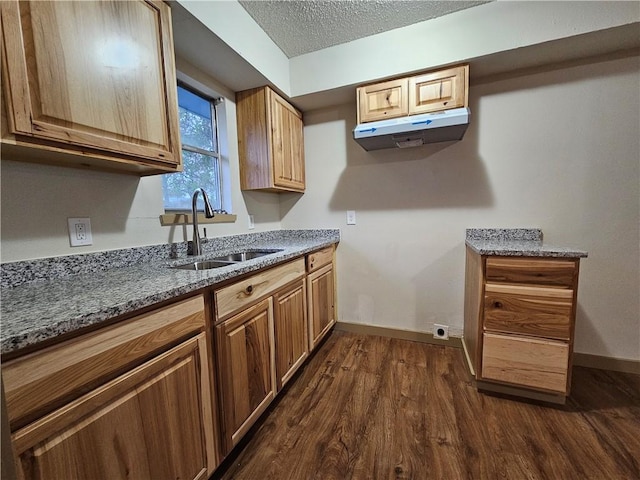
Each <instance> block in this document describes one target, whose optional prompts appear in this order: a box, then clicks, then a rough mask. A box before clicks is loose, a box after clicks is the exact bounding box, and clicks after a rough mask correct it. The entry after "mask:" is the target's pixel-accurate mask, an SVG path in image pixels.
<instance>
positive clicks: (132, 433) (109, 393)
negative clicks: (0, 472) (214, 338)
mask: <svg viewBox="0 0 640 480" xmlns="http://www.w3.org/2000/svg"><path fill="white" fill-rule="evenodd" d="M204 327H205V307H204V300H203V296H202V295H198V296H196V297H193V298H190V299H187V300H184V301H180V302H177V303H176V304H173V305H169V306H167V307H164V308H161V309H158V310H155V311H152V312H150V313H148V314H145V315H141V316H139V317H135V318H133V319H131V320H129V321H125V322H123V323H121V324H116V325H114V326H113V327H106V328H105V329H102V330H99V331H97V332H94V333H90V334H86V335H83V336H81V337H78V338H77V339H72V340H70V341H68V342H65V343H62V344H60V345H56V346H53V347H50V348H49V349H46V350H44V351H42V352H36V353H34V354H32V355H27V356H25V357H21V358H17V359H16V360H15V361H10V362H7V363H6V364H3V385H4V388H5V392H6V402H7V413H8V416H9V422H10V424H11V430H12V433H11V440H12V446H13V449H14V453H15V455H16V459H17V460H16V467H17V470H18V477H19V478H22V479H61V478H64V479H88V478H91V479H95V480H100V479H104V480H113V479H127V478H138V479H153V480H156V479H167V480H169V479H175V478H182V479H206V478H207V477H208V476H209V475H210V474H211V473H212V472H213V470H214V469H215V468H216V467H217V465H218V463H217V461H218V454H217V447H216V440H215V438H216V432H215V420H214V416H213V404H212V399H213V392H212V390H211V389H212V383H211V379H210V375H209V371H210V367H209V355H210V354H209V351H210V347H209V345H208V344H209V342H208V340H207V335H206V333H204V332H203V330H204ZM185 336H186V337H187V339H186V340H182V342H181V343H178V344H177V345H175V341H176V340H178V339H180V338H184V337H185ZM189 337H190V338H189ZM172 344H173V345H175V346H173V347H172ZM157 351H160V353H156V352H157ZM145 360H146V361H145ZM140 362H142V363H140ZM131 364H134V365H135V364H138V366H135V367H134V368H131V367H129V365H131Z"/></svg>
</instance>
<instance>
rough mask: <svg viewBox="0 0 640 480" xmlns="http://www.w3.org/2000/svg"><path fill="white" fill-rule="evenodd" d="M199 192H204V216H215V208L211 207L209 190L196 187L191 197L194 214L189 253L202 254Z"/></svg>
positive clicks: (192, 212)
mask: <svg viewBox="0 0 640 480" xmlns="http://www.w3.org/2000/svg"><path fill="white" fill-rule="evenodd" d="M198 193H202V199H203V200H204V216H205V217H207V218H213V217H214V212H213V208H211V204H210V203H209V197H208V196H207V192H205V191H204V189H202V188H196V190H195V192H193V198H192V199H191V214H192V216H193V241H192V242H190V244H189V247H191V248H189V247H187V255H201V254H202V247H201V245H200V232H198V208H197V206H196V203H197V201H198Z"/></svg>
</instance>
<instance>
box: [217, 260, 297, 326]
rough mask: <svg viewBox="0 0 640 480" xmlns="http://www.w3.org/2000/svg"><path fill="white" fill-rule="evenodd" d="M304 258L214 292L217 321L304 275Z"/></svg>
mask: <svg viewBox="0 0 640 480" xmlns="http://www.w3.org/2000/svg"><path fill="white" fill-rule="evenodd" d="M304 268H305V267H304V258H299V259H298V260H294V261H292V262H289V263H286V264H284V265H281V266H279V267H275V268H270V269H269V270H265V271H264V272H260V273H257V274H256V275H252V276H251V277H249V278H247V279H245V280H242V281H239V282H236V283H234V284H232V285H229V286H228V287H224V288H221V289H219V290H216V292H215V304H216V312H217V315H216V317H217V320H223V319H224V318H226V317H228V316H229V315H231V314H233V313H235V312H238V311H240V310H242V309H243V308H245V307H248V306H249V305H251V304H252V303H254V302H256V301H258V300H260V299H261V298H264V297H265V296H267V295H271V294H272V293H274V292H275V291H276V290H277V289H279V288H280V287H283V286H284V285H286V284H287V283H290V282H292V281H294V280H296V279H298V278H300V277H302V276H303V275H304V272H305V269H304Z"/></svg>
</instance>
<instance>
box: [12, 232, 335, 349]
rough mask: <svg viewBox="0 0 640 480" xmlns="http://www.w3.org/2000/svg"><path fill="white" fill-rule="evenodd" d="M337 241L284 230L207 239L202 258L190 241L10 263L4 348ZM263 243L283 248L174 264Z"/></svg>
mask: <svg viewBox="0 0 640 480" xmlns="http://www.w3.org/2000/svg"><path fill="white" fill-rule="evenodd" d="M339 241H340V231H339V230H282V231H272V232H261V233H255V234H248V235H234V236H229V237H219V238H214V239H206V242H205V243H203V250H204V252H205V253H204V254H203V255H201V256H199V257H187V256H186V255H185V249H186V243H185V244H173V245H158V246H151V247H139V248H133V249H126V250H115V251H112V252H100V253H95V254H86V255H71V256H67V257H55V258H49V259H42V260H31V261H24V262H14V263H5V264H2V265H1V266H0V267H1V268H2V289H1V290H0V294H1V296H2V297H1V305H0V322H1V325H0V326H1V330H0V341H1V350H0V351H1V353H2V354H6V353H9V352H13V351H15V350H18V349H21V348H24V347H27V346H32V345H35V344H37V343H39V342H42V341H44V340H49V339H51V338H54V337H56V336H59V335H62V334H65V333H69V332H73V331H75V330H78V329H81V328H84V327H88V326H91V325H95V324H97V323H100V322H103V321H105V320H109V319H111V318H114V317H117V316H119V315H124V314H129V313H132V312H135V311H136V310H139V309H141V308H145V307H148V306H151V305H154V304H156V303H159V302H162V301H164V300H169V299H171V298H174V297H177V296H180V295H184V294H188V293H190V292H193V291H196V290H198V289H201V288H204V287H208V286H211V285H215V284H216V283H219V282H222V281H224V280H229V279H231V278H234V277H237V276H239V275H242V274H244V273H249V272H253V271H256V270H259V269H261V268H264V267H268V266H270V265H274V264H276V263H279V262H282V261H283V260H287V259H291V258H295V257H298V256H301V255H304V254H305V253H308V252H311V251H313V250H317V249H319V248H323V247H326V246H329V245H332V244H334V243H337V242H339ZM257 249H281V250H282V251H280V252H278V253H273V254H270V255H266V256H264V257H259V258H256V259H254V260H248V261H245V262H242V263H237V264H234V265H230V266H226V267H222V268H215V269H211V270H202V271H192V270H180V269H173V268H169V267H171V266H175V265H180V264H184V263H189V262H191V261H194V260H206V259H207V258H213V257H215V256H218V255H226V254H227V253H232V252H237V251H240V250H257Z"/></svg>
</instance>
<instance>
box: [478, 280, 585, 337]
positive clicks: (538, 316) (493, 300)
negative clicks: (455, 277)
mask: <svg viewBox="0 0 640 480" xmlns="http://www.w3.org/2000/svg"><path fill="white" fill-rule="evenodd" d="M572 313H573V290H565V289H555V288H541V287H524V286H519V285H504V284H494V283H487V284H486V286H485V295H484V328H485V330H492V331H497V332H505V333H516V334H525V335H533V336H537V337H545V338H557V339H561V340H567V341H568V340H569V339H570V338H571V330H572V322H571V319H572Z"/></svg>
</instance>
